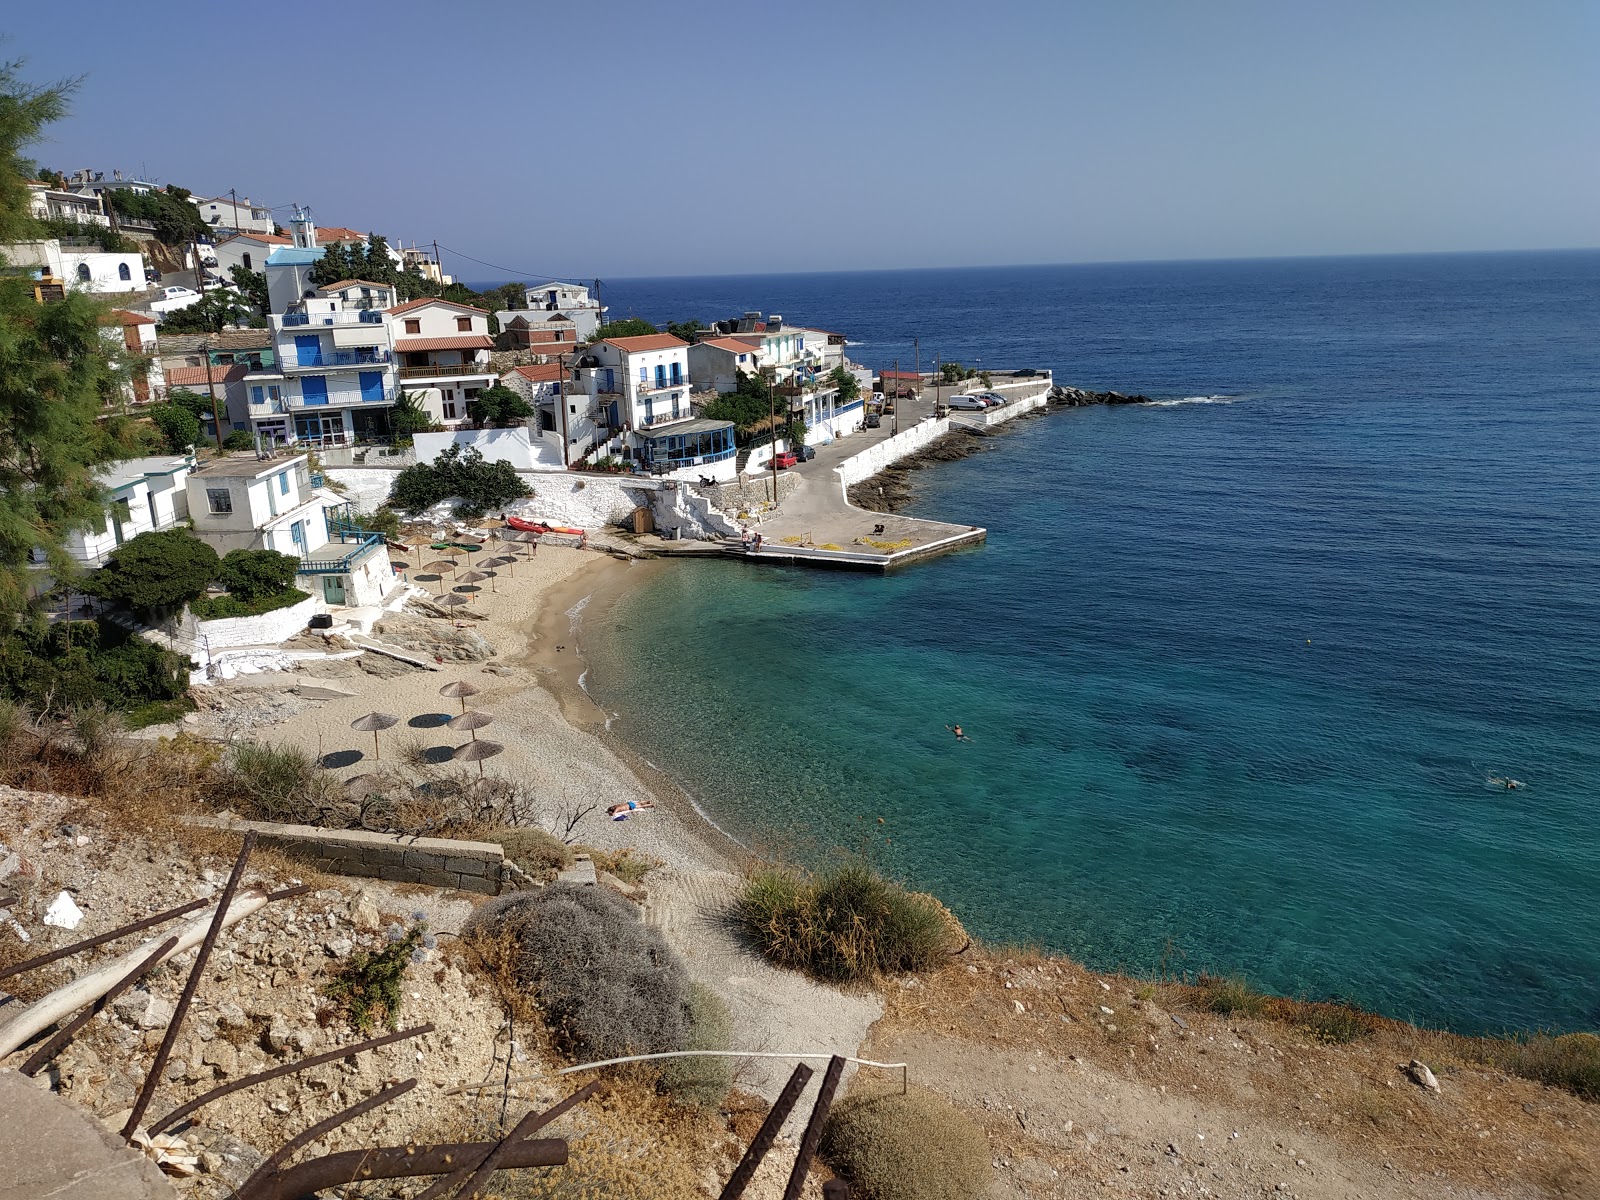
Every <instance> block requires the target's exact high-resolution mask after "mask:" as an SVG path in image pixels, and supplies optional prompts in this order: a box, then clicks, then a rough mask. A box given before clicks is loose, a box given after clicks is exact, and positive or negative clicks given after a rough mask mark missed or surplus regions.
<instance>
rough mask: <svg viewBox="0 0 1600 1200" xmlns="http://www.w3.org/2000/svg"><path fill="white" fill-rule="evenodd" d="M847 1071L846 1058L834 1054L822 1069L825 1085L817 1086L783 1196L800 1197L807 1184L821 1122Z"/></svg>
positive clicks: (787, 1199)
mask: <svg viewBox="0 0 1600 1200" xmlns="http://www.w3.org/2000/svg"><path fill="white" fill-rule="evenodd" d="M843 1074H844V1059H842V1058H840V1057H839V1056H838V1055H837V1054H835V1055H834V1056H833V1057H832V1058H830V1059H829V1060H828V1069H827V1070H826V1071H825V1072H823V1075H822V1086H821V1087H820V1088H818V1089H817V1103H816V1105H815V1106H814V1107H813V1108H812V1109H811V1120H809V1121H807V1122H806V1132H805V1136H804V1137H802V1138H801V1139H800V1150H799V1152H798V1153H796V1154H795V1156H794V1170H792V1171H790V1172H789V1186H788V1187H786V1188H784V1189H783V1200H800V1189H802V1188H803V1187H805V1185H806V1176H807V1175H808V1174H810V1173H811V1160H812V1159H813V1158H815V1157H816V1156H817V1143H818V1142H820V1141H821V1140H822V1126H823V1125H824V1123H826V1121H827V1120H828V1110H829V1109H830V1108H832V1107H833V1093H834V1092H836V1091H838V1090H839V1076H841V1075H843Z"/></svg>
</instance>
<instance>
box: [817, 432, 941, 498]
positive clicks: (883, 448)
mask: <svg viewBox="0 0 1600 1200" xmlns="http://www.w3.org/2000/svg"><path fill="white" fill-rule="evenodd" d="M949 432H950V418H949V417H940V418H939V419H938V420H933V421H923V422H922V423H921V424H919V425H913V426H912V427H911V428H910V429H905V430H902V431H901V432H899V433H897V434H895V435H894V437H892V438H885V439H884V440H883V441H881V442H878V443H877V444H876V445H873V446H869V447H867V449H865V450H863V451H862V452H861V453H860V454H856V455H853V456H852V457H850V458H847V459H845V460H844V461H843V462H842V463H840V464H839V465H838V466H837V467H835V468H834V469H833V470H834V474H835V475H837V476H838V477H839V482H840V483H841V484H842V485H843V486H844V487H847V488H848V487H851V486H853V485H854V484H857V483H860V482H861V481H862V480H863V479H870V478H872V476H874V475H876V474H877V473H878V472H879V471H881V470H883V469H884V468H885V467H887V466H890V465H892V464H894V463H897V462H899V461H900V460H901V459H902V458H907V457H909V456H911V455H913V454H915V453H916V452H917V451H918V450H921V449H923V448H925V447H926V446H927V445H928V444H929V443H930V442H934V441H937V440H938V439H939V438H941V437H943V436H944V435H945V434H947V433H949Z"/></svg>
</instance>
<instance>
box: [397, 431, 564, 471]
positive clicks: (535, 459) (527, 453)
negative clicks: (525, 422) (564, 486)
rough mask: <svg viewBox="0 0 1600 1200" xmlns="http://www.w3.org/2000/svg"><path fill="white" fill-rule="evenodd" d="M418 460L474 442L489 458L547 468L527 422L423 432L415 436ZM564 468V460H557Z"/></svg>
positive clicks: (522, 466)
mask: <svg viewBox="0 0 1600 1200" xmlns="http://www.w3.org/2000/svg"><path fill="white" fill-rule="evenodd" d="M412 443H413V444H414V445H415V447H416V451H417V461H418V462H419V463H429V464H431V463H432V462H433V460H434V459H436V458H438V457H439V455H440V454H442V453H443V452H444V451H445V450H447V449H449V447H451V446H463V447H465V446H471V447H473V448H474V449H476V450H477V451H478V453H480V454H482V455H483V457H484V461H485V462H492V463H494V462H508V463H510V464H511V465H512V466H513V467H515V468H516V469H517V470H519V471H533V470H539V469H541V468H545V469H547V464H546V463H545V461H544V459H543V458H542V457H540V456H539V454H538V453H537V451H535V450H534V449H533V445H532V435H531V434H529V432H528V430H527V427H526V426H516V427H513V428H511V429H456V430H452V431H450V432H447V433H419V434H417V435H416V436H415V437H414V438H412ZM556 469H557V470H559V469H560V464H559V463H557V464H556Z"/></svg>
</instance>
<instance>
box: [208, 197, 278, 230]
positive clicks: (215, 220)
mask: <svg viewBox="0 0 1600 1200" xmlns="http://www.w3.org/2000/svg"><path fill="white" fill-rule="evenodd" d="M189 200H190V201H191V202H192V203H193V204H194V206H195V207H196V208H198V209H199V210H200V217H201V219H202V220H203V221H205V223H206V224H207V225H210V226H212V227H213V228H214V229H218V230H223V229H232V230H237V231H238V232H240V233H271V232H272V230H273V222H272V210H271V209H269V208H261V207H260V206H258V205H253V204H251V203H250V197H249V196H246V197H245V198H244V199H242V200H236V199H234V198H233V197H231V196H216V197H214V198H211V199H207V198H206V197H204V196H190V197H189Z"/></svg>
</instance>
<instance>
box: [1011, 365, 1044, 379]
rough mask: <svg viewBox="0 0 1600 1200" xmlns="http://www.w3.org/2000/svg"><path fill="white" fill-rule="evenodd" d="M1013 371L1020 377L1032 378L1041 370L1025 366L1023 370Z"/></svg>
mask: <svg viewBox="0 0 1600 1200" xmlns="http://www.w3.org/2000/svg"><path fill="white" fill-rule="evenodd" d="M1011 373H1012V374H1013V375H1015V376H1016V377H1017V378H1018V379H1032V378H1033V377H1034V376H1035V375H1037V374H1038V373H1039V372H1037V371H1035V370H1034V369H1033V368H1032V367H1023V368H1022V370H1020V371H1013V372H1011Z"/></svg>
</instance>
